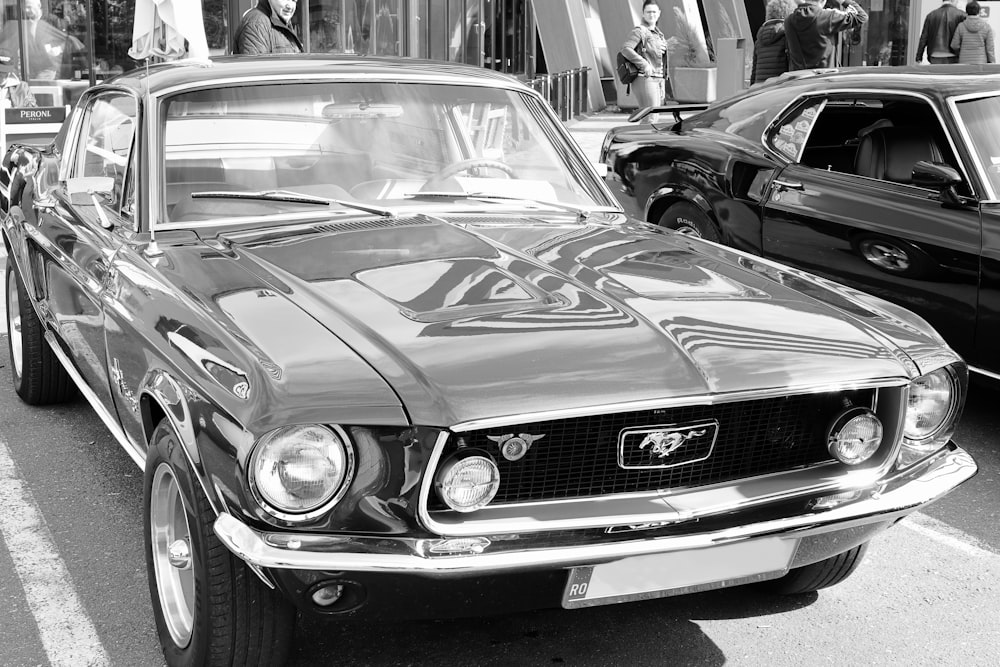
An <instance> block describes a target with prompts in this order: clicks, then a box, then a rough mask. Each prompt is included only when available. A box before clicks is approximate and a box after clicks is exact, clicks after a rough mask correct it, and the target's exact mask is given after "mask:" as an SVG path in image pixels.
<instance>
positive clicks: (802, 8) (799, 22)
mask: <svg viewBox="0 0 1000 667" xmlns="http://www.w3.org/2000/svg"><path fill="white" fill-rule="evenodd" d="M822 9H823V8H822V7H820V6H819V5H814V4H811V3H810V4H806V5H799V6H797V7H796V8H795V10H794V11H793V12H792V13H791V14H789V15H788V19H787V20H788V24H789V25H790V26H791V27H792V28H794V29H795V31H796V32H801V31H802V30H807V29H809V28H811V27H812V26H813V24H815V23H816V17H817V16H819V13H820V11H822Z"/></svg>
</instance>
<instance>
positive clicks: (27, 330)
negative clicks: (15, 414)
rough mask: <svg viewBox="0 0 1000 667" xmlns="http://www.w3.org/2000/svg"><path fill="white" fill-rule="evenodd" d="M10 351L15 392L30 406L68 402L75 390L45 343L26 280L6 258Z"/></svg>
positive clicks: (12, 261) (8, 346)
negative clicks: (25, 284)
mask: <svg viewBox="0 0 1000 667" xmlns="http://www.w3.org/2000/svg"><path fill="white" fill-rule="evenodd" d="M6 283H7V285H6V290H7V292H6V293H7V350H8V352H9V353H10V370H11V375H12V379H13V381H14V391H16V392H17V395H18V396H20V397H21V400H22V401H24V402H25V403H27V404H28V405H48V404H51V403H63V402H65V401H68V400H69V399H71V398H72V397H73V395H74V394H75V393H76V386H75V385H74V384H73V381H72V379H70V377H69V374H68V373H67V372H66V369H65V368H63V366H62V364H61V363H59V359H58V358H57V357H56V355H55V353H54V352H53V351H52V348H50V347H49V344H48V343H47V342H45V329H44V327H43V326H42V323H41V321H40V320H39V319H38V315H37V314H35V309H34V308H32V306H31V301H30V300H29V298H28V290H27V288H26V287H25V286H24V280H22V279H21V276H20V274H19V273H18V272H17V269H16V268H15V267H14V260H13V258H12V257H8V258H7V275H6Z"/></svg>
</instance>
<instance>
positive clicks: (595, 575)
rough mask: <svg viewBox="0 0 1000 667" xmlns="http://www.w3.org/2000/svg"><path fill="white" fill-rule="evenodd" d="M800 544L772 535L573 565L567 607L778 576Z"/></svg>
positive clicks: (566, 601) (709, 587)
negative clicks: (721, 544)
mask: <svg viewBox="0 0 1000 667" xmlns="http://www.w3.org/2000/svg"><path fill="white" fill-rule="evenodd" d="M796 545H797V540H785V539H781V538H777V537H774V538H767V539H762V540H755V541H753V542H740V543H738V544H727V545H724V546H717V547H710V548H707V549H691V550H688V551H677V552H673V553H666V554H651V555H648V556H632V557H629V558H623V559H622V560H619V561H615V562H613V563H601V564H600V565H592V566H588V567H575V568H573V569H572V571H571V572H570V576H569V581H568V582H567V584H566V590H565V592H564V593H563V607H565V608H567V609H573V608H575V607H593V606H596V605H602V604H613V603H615V602H627V601H630V600H645V599H649V598H658V597H666V596H668V595H679V594H682V593H693V592H696V591H701V590H709V589H712V588H722V587H724V586H733V585H737V584H745V583H750V582H753V581H763V580H765V579H774V578H776V577H779V576H781V575H782V574H784V573H786V572H787V571H788V564H789V563H790V562H791V560H792V554H794V553H795V547H796Z"/></svg>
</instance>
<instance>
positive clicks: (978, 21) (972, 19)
mask: <svg viewBox="0 0 1000 667" xmlns="http://www.w3.org/2000/svg"><path fill="white" fill-rule="evenodd" d="M962 25H964V26H965V29H966V30H968V31H969V32H979V31H980V30H985V29H986V26H988V25H989V24H988V23H987V22H986V19H984V18H983V17H981V16H969V17H968V18H966V19H965V20H964V21H962Z"/></svg>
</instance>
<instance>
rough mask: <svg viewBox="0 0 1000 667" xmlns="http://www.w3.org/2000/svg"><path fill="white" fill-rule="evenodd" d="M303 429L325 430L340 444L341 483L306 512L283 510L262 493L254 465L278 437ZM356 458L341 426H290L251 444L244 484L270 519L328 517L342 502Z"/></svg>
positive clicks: (289, 520)
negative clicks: (341, 451)
mask: <svg viewBox="0 0 1000 667" xmlns="http://www.w3.org/2000/svg"><path fill="white" fill-rule="evenodd" d="M303 428H317V429H321V430H323V431H326V432H328V433H329V434H330V435H331V436H333V438H335V439H336V440H337V441H338V442H339V443H340V446H341V448H342V450H343V455H344V471H343V474H342V475H341V476H340V481H339V482H338V483H337V484H336V485H334V486H333V490H332V491H331V492H330V493H329V494H328V495H325V497H324V499H323V500H321V501H319V502H318V503H317V504H315V505H312V506H309V507H308V508H306V509H302V510H295V509H288V508H286V507H282V506H281V505H280V504H279V503H277V502H275V501H274V500H273V499H269V498H268V494H266V493H265V492H264V491H262V489H261V487H260V485H259V483H258V479H257V464H258V461H259V460H260V457H261V456H262V455H263V454H262V453H263V452H264V451H265V449H266V447H268V446H270V445H273V444H274V443H275V442H278V439H279V438H281V437H283V436H284V437H287V436H288V434H290V433H293V432H294V431H296V430H297V429H303ZM356 459H357V455H356V452H355V449H354V443H353V441H352V440H351V438H350V437H349V436H348V434H347V431H346V430H345V429H344V428H343V427H341V426H339V425H337V424H289V425H285V426H281V427H278V428H276V429H272V430H271V431H268V432H267V433H265V434H264V435H262V436H261V437H260V438H258V439H257V441H256V442H254V445H253V448H252V449H251V451H250V454H249V456H248V457H247V459H246V461H247V464H246V478H247V485H248V486H249V488H250V493H251V495H252V496H253V499H254V501H255V502H256V503H257V505H258V506H259V507H261V508H262V509H263V510H264V511H265V512H267V514H269V515H270V516H272V517H274V518H276V519H280V520H282V521H286V522H289V523H303V522H306V521H312V520H313V519H316V518H318V517H321V516H323V515H325V514H327V513H328V512H329V511H330V510H332V509H333V508H334V507H335V506H336V505H337V504H338V503H339V502H340V501H341V500H343V498H344V496H345V495H346V494H347V491H348V489H349V488H350V486H351V482H352V481H353V479H354V472H355V466H356Z"/></svg>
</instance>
